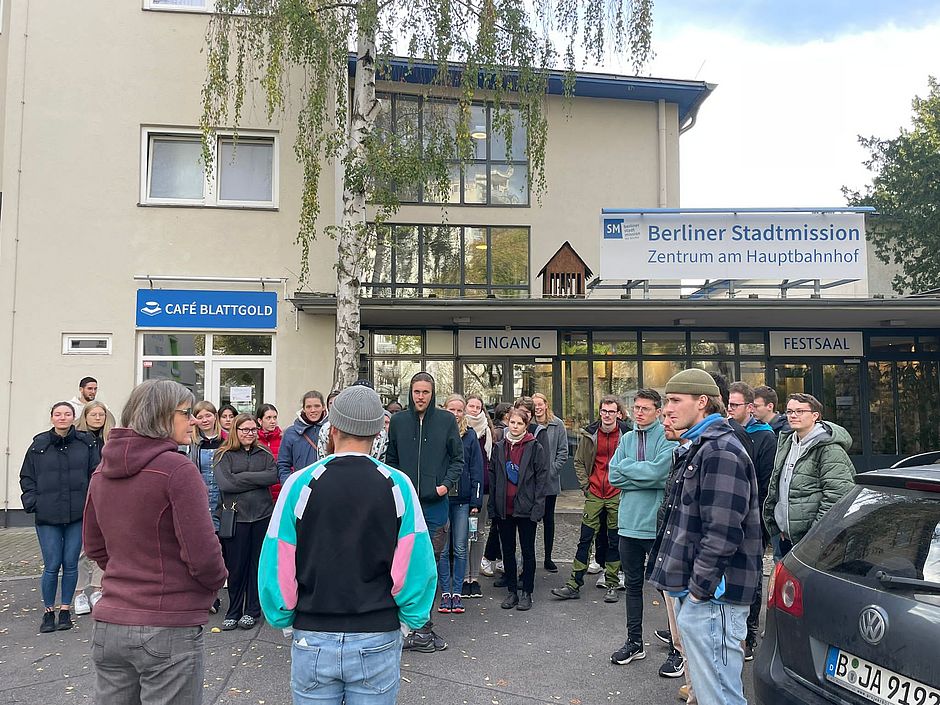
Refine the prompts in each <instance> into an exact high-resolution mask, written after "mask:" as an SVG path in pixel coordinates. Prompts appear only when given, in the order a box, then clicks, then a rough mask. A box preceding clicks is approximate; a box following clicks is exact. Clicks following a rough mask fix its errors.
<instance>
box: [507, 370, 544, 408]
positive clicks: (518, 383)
mask: <svg viewBox="0 0 940 705" xmlns="http://www.w3.org/2000/svg"><path fill="white" fill-rule="evenodd" d="M536 392H540V393H541V394H544V395H545V398H546V399H548V404H549V406H551V405H552V404H553V403H554V397H553V395H552V363H550V362H534V363H530V362H522V363H520V362H517V363H515V364H513V366H512V396H513V398H514V399H518V398H519V397H521V396H527V397H531V396H532V395H533V394H535V393H536Z"/></svg>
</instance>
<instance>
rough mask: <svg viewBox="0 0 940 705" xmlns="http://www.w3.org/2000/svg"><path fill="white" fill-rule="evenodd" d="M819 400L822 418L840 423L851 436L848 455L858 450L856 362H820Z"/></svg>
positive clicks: (858, 372)
mask: <svg viewBox="0 0 940 705" xmlns="http://www.w3.org/2000/svg"><path fill="white" fill-rule="evenodd" d="M821 367H822V396H821V397H819V401H821V402H822V405H823V409H825V413H824V416H825V418H826V419H829V420H831V421H834V422H835V423H837V424H839V425H840V426H842V427H843V428H844V429H845V430H846V431H848V432H849V433H850V434H851V436H852V448H851V450H850V451H849V454H851V455H860V454H861V452H862V398H861V392H862V381H861V365H860V364H859V363H840V364H838V365H821Z"/></svg>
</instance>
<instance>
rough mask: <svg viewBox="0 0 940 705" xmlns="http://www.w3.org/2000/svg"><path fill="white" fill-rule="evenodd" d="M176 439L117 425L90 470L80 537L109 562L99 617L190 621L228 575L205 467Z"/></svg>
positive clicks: (195, 621)
mask: <svg viewBox="0 0 940 705" xmlns="http://www.w3.org/2000/svg"><path fill="white" fill-rule="evenodd" d="M176 449H177V446H176V443H174V442H173V441H172V440H170V439H156V438H146V437H144V436H139V435H137V434H136V433H135V432H134V431H131V430H130V429H127V428H115V429H113V430H112V431H111V435H110V436H109V437H108V442H107V444H106V445H105V447H104V449H103V451H102V460H101V465H99V466H98V469H97V470H96V471H95V473H94V474H93V475H92V477H91V482H90V483H89V487H88V499H87V501H86V503H85V516H84V525H83V528H82V539H83V541H84V545H85V553H86V554H87V555H88V557H89V558H91V559H92V560H94V561H95V562H96V563H97V564H98V565H99V566H101V568H102V569H103V570H104V578H103V579H102V584H101V589H102V597H101V600H100V601H99V602H98V603H97V604H96V605H95V614H94V617H95V619H96V620H97V621H99V622H109V623H111V624H127V625H140V626H151V627H190V626H196V625H199V624H205V623H206V622H208V621H209V607H211V606H212V602H213V600H215V596H216V593H217V592H218V590H219V588H221V587H222V584H223V583H224V582H225V577H226V575H227V573H226V571H225V564H224V563H223V562H222V549H221V546H220V545H219V540H218V539H217V538H216V535H215V530H214V528H213V526H212V519H211V518H210V517H209V514H208V512H206V503H207V502H208V497H207V490H206V486H205V484H203V481H202V478H201V477H200V475H199V471H198V470H197V469H196V466H195V465H193V463H192V461H190V460H189V458H187V457H186V456H185V455H181V454H180V453H178V452H176Z"/></svg>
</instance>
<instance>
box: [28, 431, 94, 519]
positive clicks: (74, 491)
mask: <svg viewBox="0 0 940 705" xmlns="http://www.w3.org/2000/svg"><path fill="white" fill-rule="evenodd" d="M100 459H101V458H100V455H99V454H98V444H97V443H96V442H95V438H94V436H92V435H91V434H90V433H85V432H84V431H76V430H75V427H74V426H72V427H71V428H70V429H69V431H68V433H67V434H65V436H60V435H59V434H57V433H56V432H55V431H54V430H52V429H50V430H48V431H43V432H42V433H40V434H38V435H37V436H35V437H34V438H33V442H32V443H31V444H30V446H29V449H28V450H27V451H26V457H25V458H24V459H23V468H22V469H21V470H20V489H21V490H23V494H22V496H21V499H22V501H23V509H24V510H25V511H26V513H27V514H35V515H36V523H37V524H71V523H72V522H73V521H78V520H79V519H81V518H82V510H83V509H84V507H85V494H86V493H87V492H88V480H89V478H90V477H91V474H92V472H94V470H95V468H96V467H97V465H98V462H99V460H100Z"/></svg>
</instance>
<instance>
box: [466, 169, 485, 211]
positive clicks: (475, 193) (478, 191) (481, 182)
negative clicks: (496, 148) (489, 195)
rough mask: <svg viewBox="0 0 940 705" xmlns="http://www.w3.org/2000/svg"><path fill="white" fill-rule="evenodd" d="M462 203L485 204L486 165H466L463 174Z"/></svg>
mask: <svg viewBox="0 0 940 705" xmlns="http://www.w3.org/2000/svg"><path fill="white" fill-rule="evenodd" d="M463 179H464V181H463V200H464V203H486V192H487V188H488V187H489V181H488V171H487V168H486V164H467V166H466V167H464V173H463Z"/></svg>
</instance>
